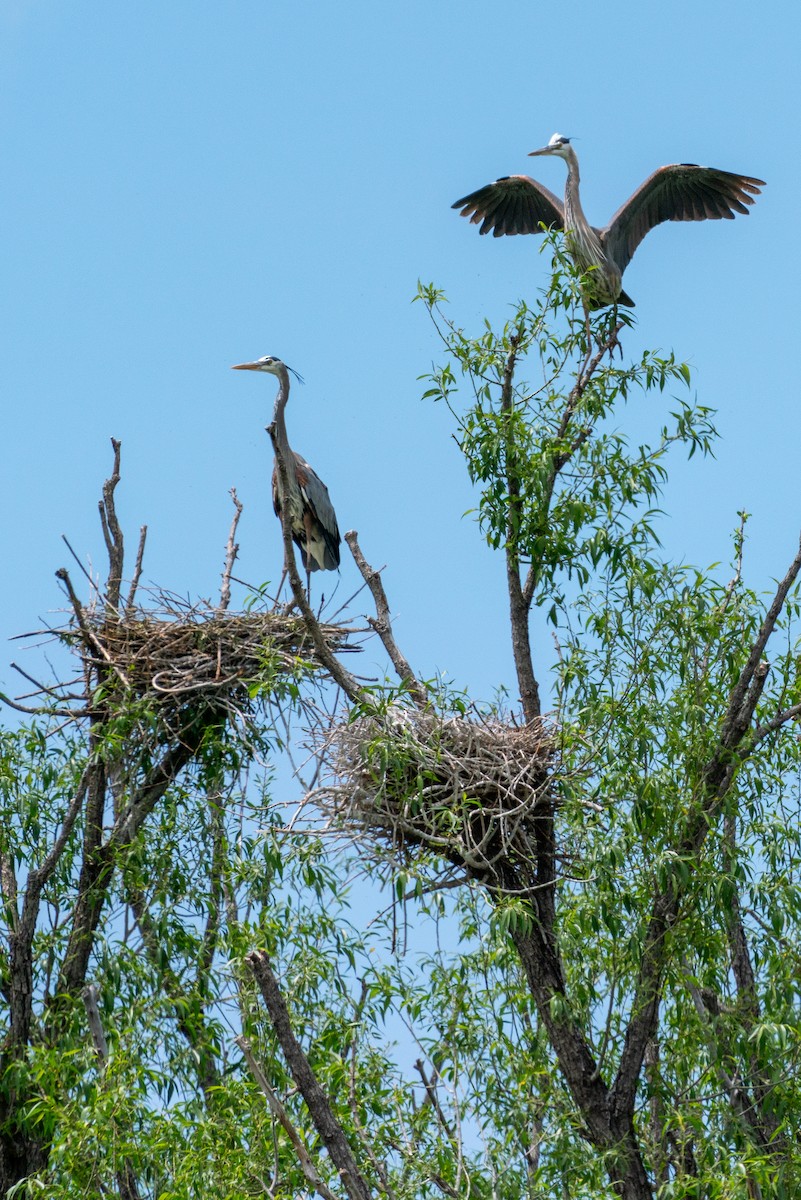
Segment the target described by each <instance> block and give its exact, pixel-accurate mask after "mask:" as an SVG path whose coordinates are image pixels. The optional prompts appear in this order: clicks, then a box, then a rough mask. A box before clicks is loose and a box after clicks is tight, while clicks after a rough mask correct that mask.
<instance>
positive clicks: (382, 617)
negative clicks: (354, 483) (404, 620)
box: [345, 529, 428, 708]
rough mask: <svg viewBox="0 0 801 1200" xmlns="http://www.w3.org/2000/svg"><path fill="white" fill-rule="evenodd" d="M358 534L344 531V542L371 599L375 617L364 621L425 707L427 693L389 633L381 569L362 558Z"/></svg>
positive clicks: (403, 679)
mask: <svg viewBox="0 0 801 1200" xmlns="http://www.w3.org/2000/svg"><path fill="white" fill-rule="evenodd" d="M358 539H359V535H358V533H357V532H356V530H355V529H351V530H350V531H349V532H348V533H346V534H345V541H346V542H347V543H348V546H349V547H350V552H351V554H352V555H353V561H354V562H355V563H356V566H357V567H358V568H359V571H360V573H361V576H362V579H363V580H364V582H365V583H366V584H367V586H368V588H369V589H370V592H371V594H372V597H373V600H374V601H375V610H376V618H375V619H372V618H371V617H368V618H367V623H368V625H369V626H370V627H371V629H374V630H375V631H376V633H377V634H378V636H379V637H380V638H381V641H382V643H383V646H384V649H385V650H386V652H387V654H388V655H389V659H390V662H391V663H392V665H393V667H394V668H395V671H396V672H397V675H398V678H399V679H400V681H401V683H403V684H404V685H405V687H406V689H407V691H408V693H409V695H410V696H411V697H412V699H413V700H414V702H415V704H416V705H417V707H418V708H425V707H426V705H427V704H428V696H427V694H426V690H425V688H424V687H423V685H422V684H421V683H420V682H419V681H418V679H417V677H416V676H415V674H414V672H413V671H412V668H411V667H410V666H409V663H408V662H407V660H406V658H405V656H404V655H403V654H402V653H401V651H400V649H399V647H398V644H397V642H396V641H395V636H394V634H393V632H392V621H391V619H390V613H389V601H388V600H387V594H386V592H385V591H384V584H383V582H382V580H381V572H380V571H376V570H375V569H374V568H373V567H371V566H370V564H369V563H368V562H367V560H366V559H365V557H364V555H363V554H362V551H361V548H360V546H359V540H358Z"/></svg>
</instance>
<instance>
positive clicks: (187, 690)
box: [62, 606, 359, 703]
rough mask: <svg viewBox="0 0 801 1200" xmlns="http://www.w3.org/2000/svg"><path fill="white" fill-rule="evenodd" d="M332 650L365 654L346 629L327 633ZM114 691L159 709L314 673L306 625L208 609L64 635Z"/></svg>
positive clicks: (138, 616)
mask: <svg viewBox="0 0 801 1200" xmlns="http://www.w3.org/2000/svg"><path fill="white" fill-rule="evenodd" d="M320 628H321V630H322V633H323V636H324V637H325V639H326V641H327V643H328V645H329V647H330V648H331V650H332V651H335V652H339V653H341V652H342V651H347V650H357V649H359V647H358V646H356V645H354V644H353V643H352V642H351V641H350V640H349V636H350V634H351V633H352V632H353V630H351V629H349V628H348V627H346V626H342V625H325V624H322V625H321V626H320ZM62 636H64V637H65V638H66V639H67V640H68V641H70V642H71V643H73V644H75V643H76V642H78V643H80V644H81V649H82V653H83V654H84V655H85V656H86V657H88V658H89V660H90V661H91V663H92V665H93V666H94V667H95V668H97V669H98V670H99V671H100V672H101V674H102V675H103V676H104V677H105V679H106V680H107V682H108V684H109V685H110V686H111V687H112V688H114V687H115V686H119V687H121V688H123V689H124V690H125V691H126V692H127V693H128V694H133V695H137V696H148V697H149V698H151V699H152V700H154V701H156V702H158V701H159V700H162V701H164V702H170V701H172V702H176V701H177V702H180V703H183V702H186V701H188V700H192V699H198V700H199V699H203V698H205V699H208V700H210V701H212V702H213V701H219V700H224V699H225V698H227V697H228V696H230V695H231V694H232V693H238V694H242V693H247V691H248V689H249V688H250V687H252V685H253V684H254V683H258V682H264V683H265V684H267V685H269V683H270V681H271V680H277V679H278V678H280V677H281V676H283V677H285V678H286V677H294V676H296V675H297V674H298V673H299V672H302V671H309V670H314V669H315V668H316V666H317V665H318V663H317V656H316V652H315V649H314V646H313V643H312V639H311V637H310V635H309V632H308V630H307V628H306V625H305V622H304V621H303V618H302V617H301V616H299V615H298V614H292V613H290V614H287V613H285V612H282V611H280V610H276V611H272V612H265V613H227V612H220V611H219V610H215V609H212V608H207V607H205V606H203V607H200V606H197V607H193V608H191V609H183V610H182V609H179V608H177V607H175V606H171V607H170V608H168V609H165V610H163V611H162V612H158V613H154V612H150V611H148V612H137V613H133V614H125V615H121V616H119V617H117V616H116V615H114V616H112V617H109V618H106V619H105V620H103V621H102V622H100V621H97V620H92V619H87V620H85V621H84V622H83V623H82V624H81V625H80V627H78V626H73V627H72V628H71V629H70V630H69V631H68V632H67V633H65V634H63V635H62Z"/></svg>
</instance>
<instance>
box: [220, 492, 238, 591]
mask: <svg viewBox="0 0 801 1200" xmlns="http://www.w3.org/2000/svg"><path fill="white" fill-rule="evenodd" d="M231 499H232V500H233V502H234V515H233V518H232V520H231V528H230V530H229V531H228V541H227V543H226V546H225V566H224V567H223V573H222V585H221V587H220V603H219V607H218V611H219V612H225V610H226V609H227V608H228V605H229V604H230V603H231V572H232V571H233V569H234V563H235V562H236V556H237V554H238V553H239V545H238V543H237V540H236V530H237V526H238V525H239V518H240V517H241V516H242V502H241V500H240V499H239V497H238V496H237V494H236V488H231Z"/></svg>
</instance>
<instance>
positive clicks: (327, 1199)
mask: <svg viewBox="0 0 801 1200" xmlns="http://www.w3.org/2000/svg"><path fill="white" fill-rule="evenodd" d="M234 1041H235V1042H236V1044H237V1046H238V1047H239V1049H240V1050H241V1051H242V1053H243V1054H244V1056H245V1062H246V1063H247V1064H248V1069H249V1071H250V1073H251V1075H252V1076H253V1078H254V1079H255V1081H256V1083H257V1084H258V1085H259V1087H260V1088H261V1090H262V1092H263V1093H264V1095H265V1096H266V1097H267V1103H268V1104H269V1106H270V1110H271V1112H272V1114H273V1116H274V1117H275V1118H276V1120H277V1121H278V1123H279V1124H280V1125H281V1127H282V1129H283V1130H284V1132H285V1133H286V1135H287V1137H288V1138H289V1140H290V1142H291V1143H292V1146H293V1148H294V1151H295V1153H296V1154H297V1156H298V1162H299V1163H300V1166H301V1170H302V1171H303V1174H304V1175H305V1177H306V1179H307V1180H308V1182H309V1183H310V1184H311V1186H312V1187H313V1188H314V1190H315V1191H316V1192H317V1194H318V1195H319V1196H322V1197H323V1200H337V1197H336V1196H335V1195H334V1193H333V1192H332V1191H331V1190H330V1189H329V1188H328V1186H327V1185H326V1184H325V1183H324V1182H323V1181H322V1179H321V1178H320V1176H319V1174H318V1172H317V1168H316V1167H315V1165H314V1161H313V1159H312V1156H311V1155H310V1154H309V1151H308V1150H307V1149H306V1147H305V1145H304V1144H303V1141H302V1140H301V1137H300V1134H299V1133H298V1131H297V1130H296V1129H295V1126H294V1125H293V1124H292V1122H291V1121H290V1119H289V1116H288V1114H287V1111H286V1109H285V1108H284V1106H283V1104H282V1103H281V1101H280V1100H279V1099H278V1097H277V1096H276V1094H275V1092H274V1091H273V1089H272V1088H271V1087H270V1084H269V1081H268V1079H267V1076H266V1075H265V1074H264V1071H262V1069H261V1067H260V1066H259V1064H258V1062H257V1061H256V1057H255V1055H254V1053H253V1050H252V1049H251V1046H250V1042H249V1041H248V1039H247V1038H246V1037H242V1036H240V1037H236V1038H234Z"/></svg>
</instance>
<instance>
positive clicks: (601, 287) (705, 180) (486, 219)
mask: <svg viewBox="0 0 801 1200" xmlns="http://www.w3.org/2000/svg"><path fill="white" fill-rule="evenodd" d="M531 154H532V155H540V154H549V155H556V157H557V158H563V159H564V160H565V162H566V163H567V183H566V185H565V202H564V206H563V205H562V203H561V202H560V201H559V199H558V198H557V197H556V196H555V195H554V194H553V192H551V191H549V190H548V188H547V187H544V186H543V184H541V183H538V182H537V180H536V179H531V178H530V177H529V176H528V175H505V176H503V178H501V179H496V180H495V182H494V183H488V184H487V185H486V186H485V187H482V188H479V189H478V191H477V192H471V193H470V195H469V196H463V197H462V199H461V200H457V201H456V203H455V204H454V205H453V206H452V207H453V208H460V209H461V210H462V214H461V215H462V216H463V217H469V218H470V221H471V223H472V224H474V225H478V224H479V223H480V224H481V228H480V229H479V233H489V232H490V230H492V233H493V236H494V237H502V236H503V235H504V234H507V235H514V234H516V233H541V232H542V230H541V226H543V225H544V226H546V227H549V228H551V229H563V230H564V231H565V234H566V235H567V245H568V248H569V250H570V253H571V255H572V257H573V259H574V261H575V263H576V266H577V267H578V268H579V269H580V270H581V271H582V273H584V272H590V275H589V278H588V279H586V280H585V284H584V299H585V301H586V303H587V306H588V307H589V308H603V307H604V306H605V305H607V304H618V303H619V304H629V305H633V304H634V301H633V300H632V299H631V298H630V297H629V296H627V295H626V293H625V292H624V291H623V289H622V286H621V280H622V277H623V272H624V271H625V269H626V267H627V266H628V265H629V263H630V262H631V259H632V256H633V254H634V251H635V250H636V249H637V247H638V246H639V244H640V242H641V241H642V239H643V238H644V237H645V235H646V233H648V232H649V230H651V229H653V228H654V226H656V225H660V224H661V223H662V221H705V220H707V219H711V220H714V221H716V220H719V219H720V218H721V217H725V218H727V219H728V220H732V218H733V217H734V214H735V212H740V213H746V214H747V212H748V208H747V207H746V206H747V205H749V204H753V203H754V201H753V197H754V196H758V195H759V192H760V188H761V187H764V185H765V181H764V180H763V179H752V178H751V176H750V175H733V174H732V173H731V172H730V171H718V170H717V169H716V168H715V167H699V166H696V164H695V163H671V164H670V166H667V167H659V168H658V169H657V170H656V171H654V173H653V175H649V176H648V178H647V179H646V180H645V182H644V183H642V184H640V186H639V187H638V188H637V191H636V192H635V193H634V195H633V196H630V197H629V199H628V200H627V201H626V202H625V204H623V205H621V207H620V208H619V209H618V210H617V212H616V213H615V215H614V216H613V217H612V220H611V221H610V222H609V224H608V225H607V226H606V227H605V228H604V229H596V228H595V226H594V225H590V223H589V222H588V220H587V218H586V217H585V216H584V210H583V209H582V207H581V200H580V198H579V167H578V159H577V158H576V152H575V150H574V149H573V147H572V146H571V145H570V138H566V137H562V135H561V133H555V134H554V135H553V137H552V138H551V140H550V141H549V142H548V145H547V146H543V147H542V149H541V150H532V151H531Z"/></svg>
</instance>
